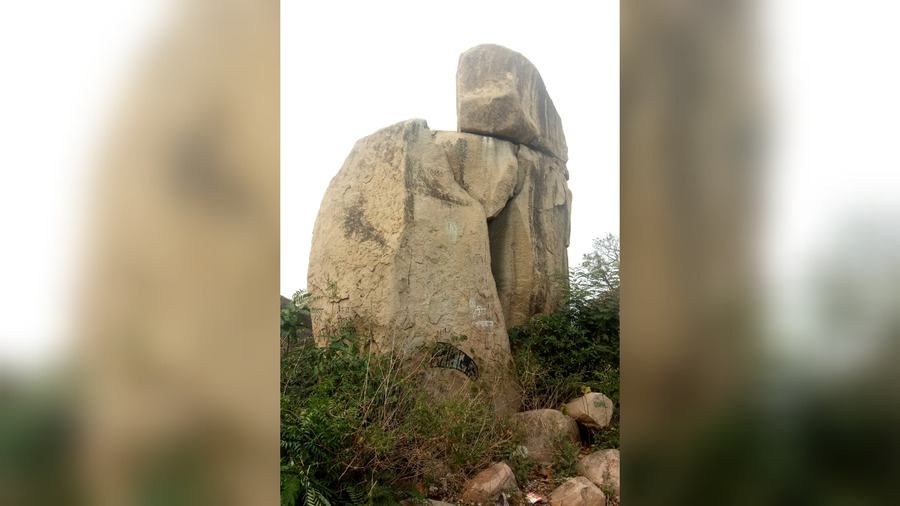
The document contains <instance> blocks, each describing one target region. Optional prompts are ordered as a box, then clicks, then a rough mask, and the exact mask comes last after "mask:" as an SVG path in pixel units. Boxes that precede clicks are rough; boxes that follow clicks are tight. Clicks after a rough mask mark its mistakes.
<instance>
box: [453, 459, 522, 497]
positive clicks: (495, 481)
mask: <svg viewBox="0 0 900 506" xmlns="http://www.w3.org/2000/svg"><path fill="white" fill-rule="evenodd" d="M518 491H519V486H518V485H517V484H516V475H515V474H514V473H513V471H512V469H510V467H509V466H508V465H506V464H505V463H503V462H500V463H497V464H494V465H492V466H491V467H489V468H487V469H485V470H484V471H481V472H480V473H478V474H476V475H475V477H474V478H472V479H471V480H470V481H469V482H468V483H466V486H465V488H464V489H463V494H462V496H461V497H460V498H461V499H462V500H463V501H468V502H473V503H474V502H482V503H488V502H489V503H490V504H493V502H494V501H495V500H496V499H497V497H499V496H500V495H501V494H502V493H503V492H518Z"/></svg>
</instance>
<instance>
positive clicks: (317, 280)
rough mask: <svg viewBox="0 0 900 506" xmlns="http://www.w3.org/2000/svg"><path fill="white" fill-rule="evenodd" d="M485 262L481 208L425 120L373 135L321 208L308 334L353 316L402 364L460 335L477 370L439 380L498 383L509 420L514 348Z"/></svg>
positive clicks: (310, 286) (352, 158)
mask: <svg viewBox="0 0 900 506" xmlns="http://www.w3.org/2000/svg"><path fill="white" fill-rule="evenodd" d="M490 262H491V259H490V245H489V239H488V228H487V216H486V215H485V211H484V207H483V206H482V204H481V202H479V200H477V199H476V198H474V197H472V196H471V195H469V193H468V192H466V191H465V190H464V189H463V188H462V187H461V186H460V185H459V183H457V181H456V179H455V177H454V174H453V170H452V169H451V166H450V163H449V161H448V158H447V155H446V153H445V150H444V148H443V147H442V146H441V145H440V144H438V143H436V142H435V141H434V139H433V132H432V131H431V130H429V129H428V125H427V124H426V122H425V121H424V120H409V121H405V122H402V123H398V124H396V125H393V126H390V127H387V128H384V129H382V130H379V131H378V132H376V133H374V134H372V135H370V136H368V137H366V138H363V139H361V140H360V141H358V142H357V143H356V145H355V146H354V147H353V150H352V151H351V152H350V155H349V156H348V157H347V159H346V161H345V162H344V165H343V167H342V168H341V170H340V172H338V174H337V175H336V176H335V177H334V178H333V179H332V181H331V183H330V184H329V186H328V190H327V191H326V193H325V196H324V198H323V199H322V205H321V208H320V210H319V214H318V217H317V218H316V224H315V227H314V229H313V240H312V247H311V252H310V260H309V271H308V272H309V274H308V285H307V290H308V291H309V292H310V293H311V294H313V295H314V296H320V297H322V299H320V302H319V304H320V305H321V306H322V308H323V311H321V312H318V313H314V314H313V319H312V324H313V330H314V333H315V335H317V336H319V335H322V334H328V333H329V332H333V331H334V327H335V325H336V323H337V322H339V321H341V320H343V319H346V318H354V319H355V320H356V322H357V325H358V326H361V327H363V328H364V330H365V331H366V333H367V334H369V335H371V338H372V341H373V344H374V348H375V351H376V352H379V353H386V352H388V351H392V350H393V351H395V352H399V353H403V354H409V355H414V354H416V353H418V352H420V351H422V349H421V345H424V344H430V343H434V342H436V341H450V340H451V339H452V338H455V337H459V336H467V339H466V340H465V341H464V342H462V343H460V344H458V345H457V348H458V349H459V350H460V351H462V352H463V353H465V356H466V357H469V358H470V359H471V361H473V362H474V364H475V366H474V367H471V364H469V363H468V362H466V364H467V365H466V367H462V368H460V371H449V370H448V371H445V372H444V373H445V375H446V374H450V373H452V374H454V375H459V374H463V373H466V374H469V375H470V377H472V378H477V377H484V379H485V380H487V381H488V382H489V383H493V384H498V385H501V386H502V387H504V388H505V389H506V390H507V391H506V393H505V394H503V395H501V396H498V402H500V403H501V404H503V406H502V407H503V411H506V412H511V411H514V410H515V409H516V407H517V406H518V400H517V397H516V395H515V393H514V392H512V384H511V383H510V382H509V374H510V369H509V366H510V354H509V341H508V338H507V335H506V325H505V321H504V319H503V310H502V308H501V306H500V299H499V297H498V295H497V289H496V285H495V283H494V278H493V275H492V273H491V263H490ZM464 362H465V361H464ZM457 365H459V364H458V363H457Z"/></svg>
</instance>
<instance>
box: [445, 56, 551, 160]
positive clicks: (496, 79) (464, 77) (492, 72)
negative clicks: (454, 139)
mask: <svg viewBox="0 0 900 506" xmlns="http://www.w3.org/2000/svg"><path fill="white" fill-rule="evenodd" d="M456 114H457V124H458V128H459V131H460V132H471V133H476V134H484V135H490V136H494V137H501V138H504V139H509V140H511V141H513V142H516V143H520V144H525V145H526V146H529V147H532V148H534V149H537V150H539V151H542V152H544V153H547V154H550V155H553V156H555V157H556V158H559V159H560V160H562V161H563V162H566V161H568V158H569V153H568V147H567V146H566V135H565V134H564V133H563V128H562V121H561V120H560V118H559V114H558V113H557V112H556V107H555V106H554V105H553V100H551V99H550V95H549V94H548V93H547V88H546V87H545V86H544V80H543V79H542V78H541V74H540V73H539V72H538V70H537V68H535V66H534V65H533V64H532V63H531V62H530V61H528V59H527V58H525V57H524V56H522V55H521V54H519V53H517V52H515V51H512V50H510V49H507V48H505V47H503V46H498V45H495V44H483V45H480V46H475V47H473V48H472V49H469V50H468V51H466V52H465V53H463V54H462V55H461V56H460V57H459V67H458V70H457V73H456Z"/></svg>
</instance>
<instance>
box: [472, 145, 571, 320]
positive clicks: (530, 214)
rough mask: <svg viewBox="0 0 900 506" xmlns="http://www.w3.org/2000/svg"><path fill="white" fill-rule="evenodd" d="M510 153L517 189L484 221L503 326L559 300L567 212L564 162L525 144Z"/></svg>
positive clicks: (543, 310)
mask: <svg viewBox="0 0 900 506" xmlns="http://www.w3.org/2000/svg"><path fill="white" fill-rule="evenodd" d="M516 159H517V161H518V167H519V178H518V180H519V183H518V186H519V187H518V191H517V192H516V195H515V196H514V197H513V198H512V199H511V200H510V201H509V203H507V205H506V208H504V209H503V211H501V212H500V214H498V215H497V217H496V218H495V219H493V220H492V221H491V222H490V224H489V234H490V239H491V268H492V271H493V274H494V280H495V281H496V283H497V292H498V294H499V296H500V304H501V305H502V306H503V310H504V317H505V319H506V324H507V326H508V327H515V326H518V325H522V324H524V323H525V322H527V321H528V320H529V319H531V318H532V317H534V316H536V315H540V314H547V313H550V312H552V311H554V310H555V309H556V308H557V306H558V305H559V304H560V302H561V301H562V292H561V290H560V288H561V287H560V284H561V283H565V282H566V281H567V280H568V272H569V260H568V256H567V253H566V248H567V247H568V246H569V233H570V229H571V221H570V220H571V213H572V192H571V191H569V188H568V185H567V184H566V178H567V177H568V173H567V172H566V168H565V164H563V163H562V162H560V161H559V160H557V159H555V158H553V157H552V156H547V155H544V154H541V153H539V152H537V151H534V150H531V149H529V148H527V147H525V146H520V147H519V150H518V152H517V157H516Z"/></svg>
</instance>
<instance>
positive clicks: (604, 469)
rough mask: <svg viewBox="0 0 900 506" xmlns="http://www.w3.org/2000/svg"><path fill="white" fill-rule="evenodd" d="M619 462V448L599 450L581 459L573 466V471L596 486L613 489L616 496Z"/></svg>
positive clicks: (617, 491) (617, 492)
mask: <svg viewBox="0 0 900 506" xmlns="http://www.w3.org/2000/svg"><path fill="white" fill-rule="evenodd" d="M619 463H620V462H619V450H616V449H609V450H600V451H599V452H594V453H592V454H590V455H588V456H587V457H585V458H583V459H581V462H579V463H578V466H576V467H575V473H576V474H578V475H580V476H584V477H585V478H587V479H588V480H590V481H591V483H593V484H594V485H597V486H598V487H603V488H613V489H615V491H616V496H618V495H619V477H620V474H619V472H620V471H619Z"/></svg>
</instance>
